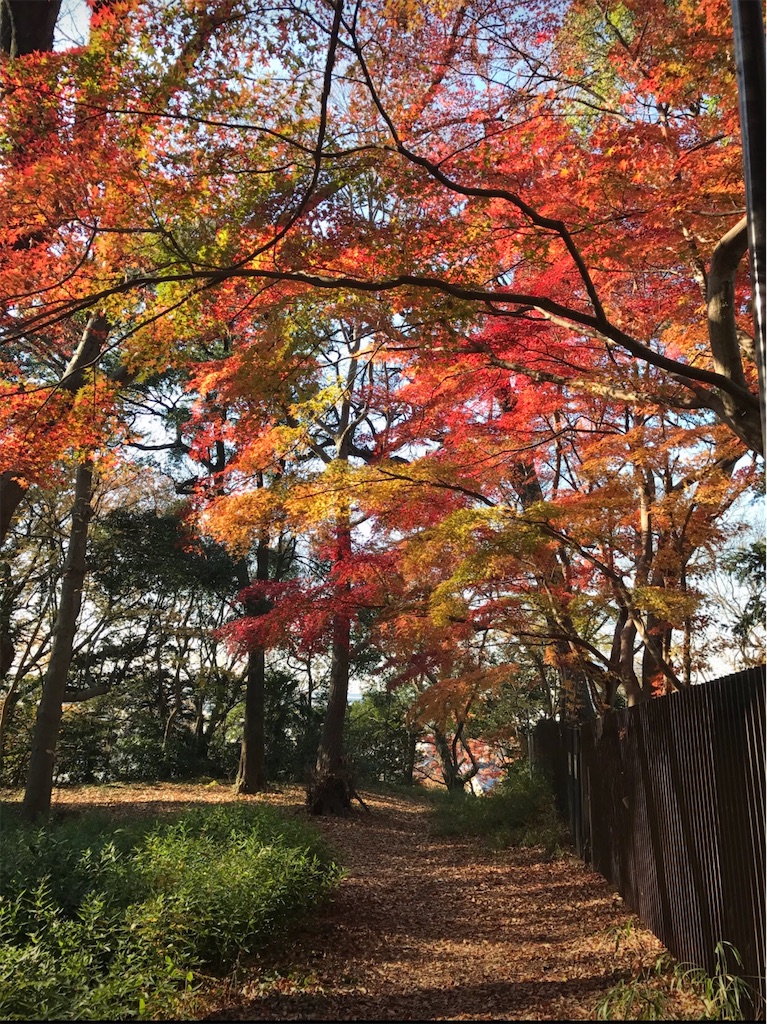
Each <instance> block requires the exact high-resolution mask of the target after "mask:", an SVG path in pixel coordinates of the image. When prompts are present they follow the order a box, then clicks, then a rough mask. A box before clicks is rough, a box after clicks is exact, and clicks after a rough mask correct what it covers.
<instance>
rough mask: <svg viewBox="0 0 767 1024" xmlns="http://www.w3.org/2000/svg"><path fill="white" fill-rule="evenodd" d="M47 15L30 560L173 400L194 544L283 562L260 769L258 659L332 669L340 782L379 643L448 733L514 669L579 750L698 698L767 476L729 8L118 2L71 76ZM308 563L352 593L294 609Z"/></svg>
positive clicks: (25, 59)
mask: <svg viewBox="0 0 767 1024" xmlns="http://www.w3.org/2000/svg"><path fill="white" fill-rule="evenodd" d="M29 6H30V5H25V4H20V3H11V4H10V5H9V6H8V8H7V10H6V8H5V7H4V8H3V12H4V13H3V20H2V21H0V38H2V40H3V46H4V48H5V50H6V51H7V54H8V55H9V56H8V58H7V59H5V60H4V61H3V64H2V76H3V89H4V97H5V101H4V106H3V111H2V127H3V132H4V134H5V137H6V139H7V145H6V148H5V149H4V151H3V156H2V178H3V184H4V188H5V194H6V197H7V204H6V208H7V214H6V217H5V218H4V219H3V223H2V225H0V294H2V297H3V307H2V321H0V334H1V336H2V342H3V350H2V351H3V367H2V368H3V383H2V403H0V436H2V438H3V448H2V462H1V463H0V509H2V514H1V515H0V527H1V528H2V533H3V534H5V533H6V532H7V531H8V530H9V529H10V526H11V523H12V520H13V516H14V514H15V512H16V509H17V508H18V506H19V503H20V501H21V498H22V496H23V494H24V491H25V488H26V487H28V486H29V485H30V484H33V483H35V482H36V481H39V480H42V479H44V478H46V477H48V476H49V475H50V474H52V473H58V474H65V473H66V472H72V473H75V474H76V475H77V478H78V479H79V480H80V483H81V491H80V495H79V497H78V501H79V502H80V506H81V507H82V510H86V507H87V505H88V493H87V492H88V489H89V486H90V484H89V476H88V474H89V472H90V469H89V467H90V465H91V462H92V460H94V459H95V460H96V461H95V464H96V466H97V468H98V465H99V464H100V462H101V460H102V459H104V458H105V457H106V452H107V449H108V447H111V448H113V449H114V448H117V449H118V450H119V455H120V457H126V458H130V457H131V455H130V452H131V451H135V450H136V448H135V447H134V448H133V449H131V448H130V447H129V444H133V445H134V446H135V445H136V444H141V443H142V442H141V440H140V439H139V438H137V437H136V436H135V434H136V433H137V432H140V430H141V425H140V423H137V422H136V421H135V420H134V422H133V425H132V429H133V431H134V436H132V437H131V436H130V434H129V431H128V427H127V424H128V420H129V419H130V416H129V415H126V408H127V403H128V401H129V398H130V391H129V389H130V386H131V385H132V384H135V383H138V384H139V385H141V383H142V382H145V381H146V380H148V379H151V378H152V376H153V375H162V374H166V373H168V372H169V370H170V371H171V372H172V373H175V374H177V378H176V379H177V381H178V387H179V389H185V390H186V392H187V395H188V398H189V400H190V401H194V402H196V406H195V413H194V436H193V434H192V431H191V427H188V428H185V429H187V433H186V436H185V437H182V432H180V433H179V440H178V445H179V446H180V448H179V450H181V448H185V454H186V455H188V456H190V457H191V458H192V459H196V460H197V463H198V465H200V466H202V467H203V468H204V471H205V478H204V479H197V480H196V481H191V480H190V482H189V490H192V491H194V494H195V504H196V508H197V514H198V518H199V522H200V524H201V527H202V528H204V529H206V530H210V531H211V532H214V533H215V534H216V535H217V536H219V537H220V538H222V539H225V540H226V542H227V543H228V544H229V545H230V546H231V547H232V549H233V550H236V551H239V554H240V556H241V557H242V558H244V557H245V551H246V550H248V551H250V552H251V553H252V552H254V551H257V552H258V554H257V555H256V563H257V564H256V572H255V575H256V576H257V577H258V579H259V584H260V585H259V586H256V587H255V588H251V589H250V590H247V589H246V591H245V594H246V598H245V601H246V607H245V611H246V615H245V617H244V619H243V621H242V622H241V623H240V625H239V627H237V628H235V629H234V630H233V635H238V636H239V638H240V641H241V643H242V645H243V650H244V649H246V648H248V650H249V653H248V657H249V658H250V660H251V668H252V673H253V677H252V682H253V686H252V695H253V700H254V703H253V706H252V713H251V714H249V716H248V720H249V722H250V723H252V725H253V729H254V730H255V732H253V747H254V749H256V748H259V747H260V748H263V743H262V742H261V739H260V738H259V735H258V724H257V723H258V721H259V719H262V717H263V716H262V713H261V710H260V708H261V704H262V701H261V698H260V697H259V696H258V692H259V689H261V690H262V689H263V674H264V665H263V651H264V649H265V648H266V647H267V646H269V645H274V646H279V645H280V644H283V645H284V643H285V642H286V637H293V638H294V639H295V641H296V643H297V644H298V645H299V646H301V645H303V649H304V650H312V649H319V647H322V645H323V644H324V645H325V647H324V648H323V649H324V650H327V651H329V652H331V679H332V685H331V697H330V710H329V714H328V716H327V719H326V733H325V735H324V737H323V740H322V743H321V745H320V752H319V756H318V760H317V766H316V767H317V772H318V777H319V776H320V775H322V774H323V773H324V774H325V775H326V776H327V777H328V778H329V779H330V778H340V774H341V767H340V765H341V762H340V758H341V756H342V732H343V720H344V712H345V707H346V690H347V687H348V678H349V670H350V664H349V658H350V655H351V654H352V653H353V642H352V634H353V630H354V623H355V621H356V620H357V619H358V617H359V614H360V610H361V609H366V610H367V611H368V612H369V613H370V614H371V615H375V616H376V619H377V621H376V624H375V627H374V636H375V640H376V642H377V643H380V645H381V650H382V651H383V652H384V655H385V656H395V655H399V656H401V657H402V658H403V659H404V660H405V661H406V662H407V663H408V664H409V665H410V666H411V668H412V670H413V673H417V671H419V670H420V671H422V672H425V671H426V670H428V671H429V672H431V673H432V675H433V676H434V678H435V679H436V680H437V682H436V684H435V688H434V693H433V694H432V695H431V697H430V698H429V699H433V700H435V701H437V700H441V699H443V697H445V696H446V695H449V693H450V691H451V690H452V691H453V692H454V696H455V700H456V702H457V703H456V704H455V707H456V708H457V707H458V704H459V703H460V701H459V696H460V695H461V692H462V690H463V689H465V688H466V687H467V686H469V689H471V687H473V688H474V689H473V691H472V692H476V693H480V692H482V687H487V688H488V689H492V687H493V686H494V685H496V681H495V680H496V677H497V678H500V676H501V674H502V673H503V672H505V673H506V675H507V676H508V674H509V669H508V668H505V669H504V668H503V666H504V665H506V666H508V665H513V664H514V663H515V660H517V661H519V660H524V661H525V672H526V671H527V668H528V667H529V665H530V664H533V665H534V667H535V671H536V672H537V673H538V675H539V677H540V678H541V680H542V681H547V680H550V678H551V676H552V673H553V674H555V675H556V678H557V679H558V682H559V691H560V692H559V697H558V700H559V703H560V705H561V709H562V711H563V712H565V713H567V714H572V715H576V716H577V715H580V714H590V713H593V712H594V710H595V709H600V708H601V707H603V706H606V705H609V704H611V703H613V702H614V700H615V697H616V693H617V690H618V688H619V687H621V688H622V689H623V690H624V691H625V692H626V693H627V695H628V697H629V700H630V701H631V702H634V701H636V700H641V699H645V698H647V697H648V696H650V695H651V694H652V693H654V692H661V691H662V690H665V689H667V688H673V687H680V686H682V687H683V686H685V685H689V683H690V680H691V678H692V675H693V671H694V669H695V667H696V665H695V652H694V650H693V647H694V644H693V638H694V633H695V629H696V628H697V626H698V625H699V624H700V622H701V621H702V620H700V619H698V620H696V615H699V611H698V609H699V608H700V607H702V606H701V602H700V594H699V592H698V591H699V589H700V586H699V584H700V580H702V579H703V578H704V576H705V573H706V572H708V571H710V568H711V566H710V560H711V559H712V558H713V554H712V551H713V547H714V546H715V545H716V543H718V542H719V541H720V540H721V539H722V538H723V537H724V527H723V526H721V525H720V524H721V523H722V522H723V517H724V515H725V513H726V511H727V510H728V509H729V508H730V507H732V505H733V503H734V502H735V501H736V500H737V499H738V496H739V495H740V494H741V493H743V492H744V491H745V490H746V489H747V488H748V487H749V486H750V485H751V482H752V480H753V477H754V462H753V459H751V461H748V460H749V459H750V456H748V454H747V453H749V452H761V451H763V440H762V434H761V422H760V416H759V400H758V388H757V371H756V364H755V356H754V352H753V342H752V340H751V338H750V336H749V329H750V320H749V314H748V295H749V289H748V281H747V280H746V275H745V273H744V268H743V267H742V263H743V258H744V256H745V253H746V230H745V220H744V218H743V216H742V214H743V185H742V170H741V151H740V144H739V134H738V120H737V96H736V78H735V72H734V67H733V60H732V53H731V40H730V27H729V8H728V5H727V4H726V3H725V2H724V0H706V2H704V3H695V4H693V3H691V2H689V0H680V2H679V3H678V4H675V5H671V4H668V3H665V2H663V0H652V2H650V3H647V2H643V3H641V4H640V3H638V2H635V0H628V2H622V3H602V2H599V3H598V2H595V0H572V2H569V3H566V4H562V5H555V6H552V5H550V4H544V3H535V2H533V3H531V2H526V3H520V4H515V5H511V7H509V6H508V5H499V4H497V3H496V2H495V0H481V2H480V0H477V2H473V3H461V4H459V3H451V2H449V0H428V2H427V3H424V4H420V5H418V6H417V7H416V6H415V5H413V4H411V3H409V2H408V0H381V2H379V3H373V4H365V5H361V4H352V3H344V2H342V0H338V2H336V3H327V4H319V5H317V4H313V3H312V4H309V3H303V2H296V3H293V4H291V5H290V7H285V8H282V7H276V8H274V7H271V6H268V5H263V4H260V3H255V4H252V3H251V4H245V3H243V2H239V0H223V2H221V3H218V4H216V5H214V6H212V7H211V8H210V9H208V8H207V7H204V6H203V7H201V6H200V5H199V4H198V3H196V2H192V0H176V2H174V3H172V4H165V3H160V2H155V0H115V2H114V3H111V4H99V3H96V4H93V5H92V8H93V11H94V15H93V19H92V25H91V36H90V41H89V43H88V45H86V46H83V47H76V48H71V49H69V50H64V51H62V52H59V53H52V52H44V51H46V50H47V51H50V47H51V40H52V35H51V34H50V31H49V29H48V28H46V33H47V34H45V35H44V36H40V37H39V38H38V39H37V40H36V41H33V42H30V43H28V44H23V45H22V44H20V42H19V40H21V39H22V37H23V36H24V32H23V31H20V30H19V31H16V30H17V29H19V26H22V27H23V25H24V24H26V22H25V20H24V19H25V18H28V12H27V11H26V9H27V7H29ZM56 7H57V5H56V4H50V5H47V6H46V15H49V14H51V12H52V11H53V10H54V8H56ZM11 15H12V16H13V17H14V18H15V19H17V20H16V21H14V22H13V25H14V26H15V28H14V31H13V32H10V31H9V29H8V25H9V24H10V23H9V21H8V18H9V17H10V16H11ZM49 20H50V19H49ZM49 28H50V29H51V31H52V22H51V26H49ZM11 37H13V40H15V42H12V39H11ZM35 50H37V51H38V52H33V51H35ZM413 54H417V55H418V59H417V60H414V59H413ZM32 97H34V98H35V102H32V101H31V99H32ZM54 181H55V182H56V183H57V186H56V187H55V188H54V187H52V182H54ZM190 423H191V421H190ZM143 443H144V444H145V446H146V447H150V448H151V447H152V445H153V442H152V440H151V439H145V440H144V442H143ZM109 457H110V458H111V457H113V455H110V456H109ZM744 457H745V458H744ZM62 478H63V477H62ZM86 518H87V517H83V516H79V517H76V521H77V523H79V524H80V525H81V527H83V529H82V530H81V533H82V536H79V535H78V537H75V536H74V534H73V538H72V544H73V547H72V551H73V559H74V558H75V554H76V553H77V552H80V553H82V554H83V557H84V550H85V548H84V544H85V540H86V533H87V531H85V530H84V526H85V521H86ZM74 521H75V520H73V522H74ZM363 523H364V524H365V525H364V526H363ZM283 532H284V533H285V535H290V536H291V537H292V538H294V541H293V542H294V543H296V544H305V545H308V546H311V547H312V549H313V550H314V552H315V553H316V554H317V555H318V556H319V557H321V558H323V559H325V561H326V563H327V571H326V574H325V578H324V580H323V581H321V582H317V581H314V582H312V581H309V580H305V581H303V582H301V581H298V580H286V581H282V582H274V581H272V582H269V581H267V580H266V579H265V577H266V576H267V575H268V564H267V563H268V561H269V556H268V551H269V550H271V549H272V547H273V546H274V544H275V542H276V538H277V537H278V536H280V535H281V534H282V533H283ZM77 558H78V559H79V558H80V556H79V554H78V555H77ZM707 559H709V564H708V565H707V564H706V560H707ZM80 560H81V561H82V559H80ZM243 565H244V563H243ZM79 573H80V570H79V569H78V570H77V571H76V572H74V575H73V574H70V578H71V584H72V588H73V594H72V597H73V601H72V602H69V603H70V605H71V607H72V609H73V610H75V618H76V604H77V600H76V597H77V592H78V590H79V589H80V588H81V586H82V581H81V578H80V575H79ZM241 582H242V583H243V584H245V583H248V584H249V583H250V582H252V581H251V580H250V577H249V575H247V573H246V574H245V575H242V576H241ZM696 588H697V589H696ZM248 601H250V602H251V603H250V606H248V605H247V602H248ZM253 602H259V603H258V604H257V605H255V604H254V603H253ZM264 602H269V603H270V605H271V607H269V606H268V605H267V604H266V603H264ZM255 611H257V612H258V613H259V614H254V612H255ZM70 620H72V617H71V616H70ZM68 630H69V633H67V634H66V635H67V636H68V635H69V634H71V621H70V626H69V627H68ZM238 630H239V633H238ZM676 637H681V643H680V649H677V645H676ZM63 642H64V647H65V648H66V646H67V645H68V644H69V641H68V640H66V639H65V640H64V641H63ZM70 646H71V645H70ZM480 648H481V656H480V655H479V654H478V651H479V650H480ZM515 649H516V651H517V653H515ZM488 652H491V653H488ZM520 652H521V653H520ZM419 658H420V659H421V662H420V668H419ZM65 660H66V658H65ZM435 671H436V674H435ZM65 674H66V673H65ZM512 674H513V672H512ZM523 674H524V673H523ZM413 677H414V678H415V676H413ZM424 678H427V677H424ZM470 680H473V682H471V684H470ZM62 685H63V684H62ZM60 688H61V687H59V689H60ZM53 704H54V706H60V700H59V698H58V697H54V699H53ZM463 706H464V707H466V704H465V702H464V704H463ZM461 714H463V712H461ZM54 717H55V715H54ZM455 726H456V729H457V730H458V732H459V733H460V730H461V728H462V726H461V720H460V718H458V719H456V722H455ZM246 731H248V732H250V725H249V726H248V729H247V730H246ZM46 742H47V741H46ZM43 746H44V747H45V749H51V747H52V744H51V743H50V742H47V745H46V744H43ZM243 749H245V748H243ZM45 772H47V768H43V774H45ZM254 772H255V774H254V776H253V777H252V778H251V781H250V782H249V783H248V784H247V785H248V786H250V787H251V788H256V789H257V788H260V786H261V784H262V781H260V779H261V780H262V776H263V771H262V766H258V765H257V767H256V768H255V769H254ZM348 798H349V791H348V787H345V786H343V785H341V788H340V790H339V795H338V796H337V799H336V800H335V802H334V801H333V800H332V799H331V798H328V800H329V803H330V804H334V806H335V807H336V809H338V808H343V807H344V806H345V805H347V804H348ZM322 803H323V800H320V804H322Z"/></svg>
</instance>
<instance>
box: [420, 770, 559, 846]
mask: <svg viewBox="0 0 767 1024" xmlns="http://www.w3.org/2000/svg"><path fill="white" fill-rule="evenodd" d="M434 831H435V832H436V833H437V834H438V835H443V836H453V835H468V836H477V837H480V838H482V839H484V840H485V841H486V842H487V843H488V844H489V845H491V846H492V847H494V848H496V849H500V848H505V847H509V846H542V847H544V848H545V850H546V852H547V853H549V854H551V853H554V852H556V851H557V850H559V849H561V848H562V847H564V846H565V845H566V833H565V829H564V826H563V825H562V823H561V821H560V820H559V817H558V815H557V812H556V808H555V806H554V795H553V793H552V791H551V787H550V786H549V784H548V782H547V781H546V780H545V778H543V777H542V776H540V775H537V774H536V775H532V776H531V775H530V774H529V771H528V770H527V767H526V766H520V767H518V768H517V767H515V768H512V769H511V770H510V771H509V774H508V775H507V777H506V778H505V779H504V780H503V781H502V782H500V783H498V785H497V786H495V787H494V788H493V789H492V790H491V792H490V793H489V794H488V795H486V796H480V797H474V796H472V795H470V794H467V793H461V792H456V793H444V794H441V799H440V800H438V801H437V802H436V803H435V824H434Z"/></svg>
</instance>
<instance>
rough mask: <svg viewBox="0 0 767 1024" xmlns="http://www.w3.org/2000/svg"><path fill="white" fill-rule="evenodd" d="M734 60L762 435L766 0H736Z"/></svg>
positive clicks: (765, 172)
mask: <svg viewBox="0 0 767 1024" xmlns="http://www.w3.org/2000/svg"><path fill="white" fill-rule="evenodd" d="M731 2H732V32H733V41H734V44H735V65H736V68H737V74H738V107H739V110H740V134H741V138H742V140H743V175H744V178H745V182H746V213H747V217H748V247H749V251H750V255H751V275H752V278H753V285H752V287H753V313H754V331H755V337H754V341H755V346H756V362H757V367H758V369H759V403H760V406H761V415H762V438H763V439H764V438H765V434H766V433H767V431H766V429H765V336H764V332H765V267H764V264H765V256H766V254H765V245H766V244H767V241H766V240H767V232H766V231H765V176H766V175H767V170H766V168H765V137H767V122H766V118H765V56H764V49H765V47H764V23H763V21H762V3H761V0H731Z"/></svg>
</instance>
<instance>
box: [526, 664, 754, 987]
mask: <svg viewBox="0 0 767 1024" xmlns="http://www.w3.org/2000/svg"><path fill="white" fill-rule="evenodd" d="M765 733H766V728H765V666H763V665H762V666H760V667H758V668H755V669H747V670H745V671H743V672H737V673H733V674H732V675H729V676H724V677H722V678H720V679H715V680H712V681H711V682H709V683H706V684H704V685H702V686H694V687H691V688H690V689H689V690H686V691H684V692H682V693H674V694H670V695H669V696H666V697H659V698H657V699H656V700H652V701H649V702H647V703H645V704H642V705H639V706H638V707H634V708H628V709H625V710H622V711H611V712H608V713H607V715H605V716H604V718H602V719H597V720H596V721H594V722H590V723H588V724H585V725H581V726H579V727H570V726H567V725H564V724H563V723H559V722H554V721H544V722H539V723H538V725H537V726H536V729H535V731H534V735H533V742H532V744H531V756H532V757H533V759H534V763H536V764H538V765H539V766H545V767H546V768H547V770H548V772H549V774H550V776H551V778H552V782H553V784H554V790H555V794H556V799H557V805H558V807H559V809H560V812H561V814H562V817H563V819H564V820H565V821H566V822H568V824H569V827H570V831H571V834H572V837H573V841H574V843H575V845H576V849H577V851H578V853H579V855H580V856H581V857H582V858H583V859H584V860H585V861H586V862H587V863H590V864H591V865H592V866H593V867H594V868H595V870H597V871H599V872H600V873H601V874H603V875H604V876H605V877H606V878H607V879H608V880H609V881H610V882H611V883H612V884H613V885H614V886H615V888H616V890H617V891H618V892H619V893H620V894H621V895H622V896H623V898H624V900H625V901H626V903H627V904H628V906H629V907H630V908H631V909H632V910H634V911H635V912H636V913H637V914H638V916H639V917H640V918H641V919H642V921H644V923H645V924H646V925H647V926H648V927H649V928H651V930H652V931H654V932H655V934H656V935H657V936H658V937H659V938H660V940H661V941H662V942H663V944H664V945H665V946H666V947H667V948H668V949H669V950H670V951H671V952H672V953H673V954H674V956H676V957H677V959H679V960H681V961H686V962H690V963H694V964H696V965H699V966H701V967H704V968H705V969H706V971H708V972H709V973H710V974H713V973H714V970H715V968H716V956H715V949H716V946H717V943H718V942H720V941H722V940H725V941H727V942H730V943H731V944H732V945H733V946H734V947H735V948H736V949H737V950H738V952H739V953H740V955H741V956H742V958H743V967H742V968H740V969H739V972H740V973H742V974H743V975H745V976H746V977H747V978H749V979H750V980H751V982H752V984H753V985H754V987H755V988H756V989H757V991H758V992H760V993H761V992H763V991H764V987H765V944H766V936H765V909H766V908H765V904H766V902H767V901H766V899H765V881H766V873H765V812H766V809H767V795H766V794H765V775H766V772H765V754H766V750H765ZM729 968H730V970H733V971H734V970H735V968H736V965H735V964H733V963H732V961H730V963H729Z"/></svg>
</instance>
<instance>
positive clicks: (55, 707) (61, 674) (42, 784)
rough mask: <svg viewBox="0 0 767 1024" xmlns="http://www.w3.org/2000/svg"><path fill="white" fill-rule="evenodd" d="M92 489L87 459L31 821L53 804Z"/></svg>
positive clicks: (34, 759)
mask: <svg viewBox="0 0 767 1024" xmlns="http://www.w3.org/2000/svg"><path fill="white" fill-rule="evenodd" d="M92 494H93V464H92V462H91V461H90V460H88V461H85V462H82V463H81V464H80V465H79V466H78V467H77V476H76V479H75V500H74V505H73V509H72V526H71V528H70V533H69V546H68V548H67V557H66V561H65V563H64V574H63V577H62V581H61V598H60V601H59V610H58V614H57V616H56V625H55V627H54V631H53V647H52V649H51V658H50V661H49V663H48V670H47V672H46V674H45V680H44V682H43V693H42V696H41V698H40V703H39V705H38V708H37V719H36V721H35V729H34V734H33V738H32V756H31V759H30V763H29V774H28V776H27V788H26V793H25V795H24V803H23V805H22V813H23V815H24V817H25V818H26V819H27V820H30V821H31V820H34V819H35V818H37V817H39V816H40V815H43V814H48V812H49V811H50V807H51V791H52V789H53V767H54V759H55V755H56V742H57V740H58V735H59V730H60V728H61V710H62V709H61V705H62V703H63V700H64V694H65V692H66V685H67V675H68V673H69V665H70V662H71V660H72V645H73V643H74V637H75V630H76V628H77V620H78V617H79V614H80V605H81V603H82V590H83V582H84V580H85V554H86V548H87V543H88V524H89V522H90V519H91V516H92V514H93V510H92V508H91V504H90V502H91V497H92Z"/></svg>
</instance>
